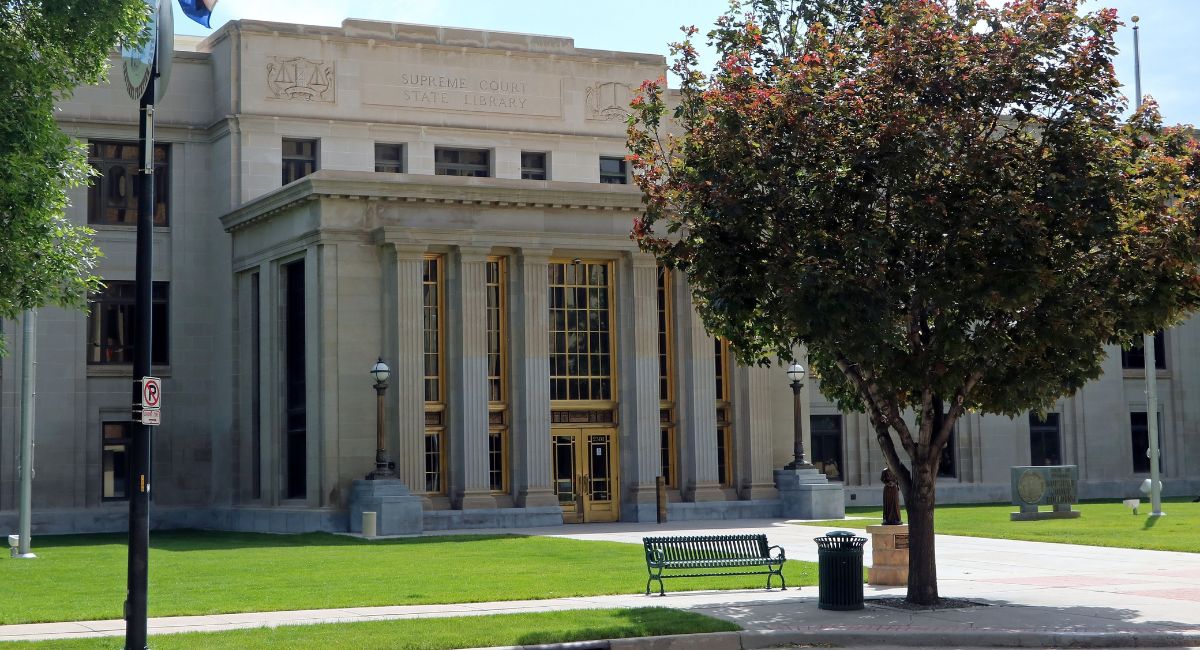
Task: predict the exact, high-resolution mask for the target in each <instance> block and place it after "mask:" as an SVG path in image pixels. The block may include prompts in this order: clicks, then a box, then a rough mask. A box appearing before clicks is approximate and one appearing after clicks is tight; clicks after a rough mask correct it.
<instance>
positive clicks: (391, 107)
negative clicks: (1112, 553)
mask: <svg viewBox="0 0 1200 650" xmlns="http://www.w3.org/2000/svg"><path fill="white" fill-rule="evenodd" d="M664 73H665V61H664V59H663V58H662V57H660V56H657V55H646V54H632V53H625V52H609V51H600V50H589V49H582V48H577V47H575V45H574V43H573V41H572V40H571V39H569V38H557V37H547V36H534V35H527V34H510V33H498V32H487V31H475V30H465V29H452V28H441V27H428V26H417V25H406V24H396V23H387V22H372V21H360V20H347V21H345V22H344V23H343V24H342V26H341V27H313V26H304V25H294V24H283V23H267V22H254V21H239V22H232V23H229V24H227V25H225V26H224V27H222V28H221V29H220V30H218V31H217V32H215V33H214V34H212V35H211V36H209V37H207V38H206V39H204V40H203V41H197V40H194V39H186V38H184V37H180V38H179V39H178V41H177V51H176V53H175V59H174V66H173V73H172V75H173V76H172V79H171V81H170V89H169V92H168V94H167V99H166V100H165V101H163V102H162V103H161V105H160V107H159V110H158V113H157V125H156V136H157V138H158V145H157V148H156V151H155V159H156V161H157V163H156V164H157V168H156V175H155V178H156V183H157V196H156V205H155V224H156V228H155V232H154V237H155V261H154V280H155V286H154V313H153V319H154V328H155V345H154V354H153V357H154V358H153V362H154V374H156V375H158V376H161V377H162V378H163V381H164V384H163V386H164V402H165V405H164V411H163V424H162V426H160V427H157V428H156V429H155V430H154V432H153V434H152V437H153V458H154V469H153V476H152V485H153V488H154V491H153V493H152V494H153V505H152V511H153V517H154V521H155V523H156V525H158V526H163V527H167V526H192V527H217V528H226V529H242V530H271V531H301V530H315V529H322V530H335V531H338V530H347V529H349V528H350V521H349V520H350V514H349V513H350V509H349V495H350V492H351V486H352V482H353V481H354V480H356V479H361V478H362V477H363V476H364V475H365V474H367V473H368V472H369V471H371V470H372V468H373V467H374V453H375V432H376V415H375V414H376V409H375V405H376V404H375V402H376V393H375V391H374V390H373V381H372V378H371V376H370V375H369V374H368V371H369V370H370V368H371V366H372V365H373V364H374V363H375V361H376V360H377V359H379V358H382V359H383V360H384V361H386V362H387V363H388V364H389V365H390V366H391V368H392V375H391V379H390V380H389V388H388V389H387V391H386V393H385V400H386V413H387V417H386V435H387V441H388V449H389V453H390V456H391V459H392V460H393V461H394V462H395V466H396V472H397V473H398V475H399V477H400V478H401V479H402V480H403V481H404V483H405V484H406V485H407V486H408V488H409V490H411V492H412V493H413V494H414V495H417V496H418V497H419V498H420V503H421V507H422V510H423V514H422V518H423V527H424V528H425V529H444V528H470V527H483V526H488V527H490V526H516V525H532V524H547V523H560V522H564V521H565V522H585V523H586V522H601V521H614V520H622V521H652V520H653V519H654V517H655V489H654V488H655V479H656V477H658V476H663V477H664V478H665V480H666V483H667V485H668V488H669V489H668V494H669V499H670V517H671V518H672V519H701V518H704V519H723V518H739V517H769V516H779V515H780V514H781V506H780V499H779V492H778V491H777V489H776V486H775V479H774V476H773V473H774V471H775V470H777V469H779V468H781V467H782V466H783V465H784V464H785V463H787V462H788V461H789V460H790V459H791V448H792V431H793V401H792V393H791V389H790V388H789V384H788V380H787V378H786V376H785V374H784V371H783V370H782V369H781V368H778V367H775V368H765V369H764V368H746V367H741V366H738V365H737V364H736V363H735V362H734V361H733V360H732V359H731V358H730V355H729V354H728V350H727V349H726V348H725V346H723V344H722V343H721V342H720V341H716V340H714V339H713V338H712V337H710V336H709V335H708V334H707V333H706V331H705V329H704V327H703V325H702V323H701V321H700V319H699V318H698V317H697V315H696V313H695V311H694V310H693V308H692V306H691V303H690V300H689V295H688V289H687V287H686V286H685V285H684V284H683V283H682V282H681V281H680V278H679V277H677V276H675V275H672V274H670V273H667V272H664V271H663V270H661V269H659V268H658V267H657V266H656V265H655V261H654V259H653V258H652V257H650V256H648V255H646V254H643V253H641V252H639V251H638V250H637V247H636V245H635V244H634V243H633V242H632V241H631V240H630V238H629V230H630V225H631V221H632V219H633V217H634V216H635V215H636V214H638V212H639V210H640V209H641V207H640V206H641V200H640V193H639V192H638V190H637V189H636V187H635V186H634V185H632V184H631V183H630V180H631V179H630V169H629V167H628V165H627V163H626V161H625V160H624V155H625V145H624V142H625V122H624V117H625V113H624V110H623V107H624V106H627V105H628V102H629V100H630V98H631V96H632V92H633V89H635V88H636V87H637V86H638V85H639V84H640V83H641V82H642V81H643V80H644V79H647V78H656V77H658V76H660V75H663V74H664ZM121 74H122V73H121V68H120V64H119V62H117V61H116V60H115V58H114V67H113V69H112V71H111V73H110V76H111V79H112V83H110V84H108V85H104V86H100V87H89V88H81V89H79V91H78V92H77V93H76V95H75V96H74V98H73V99H71V100H70V101H68V102H65V103H64V104H63V105H62V106H61V111H60V112H59V114H58V118H59V123H60V125H61V126H62V128H63V129H64V130H65V131H66V132H67V133H69V134H70V135H72V136H74V137H76V138H78V139H79V140H81V141H85V142H87V143H88V147H89V151H90V155H91V158H92V161H93V164H94V165H95V167H96V169H97V171H98V172H99V176H98V177H97V178H96V179H95V182H94V183H93V185H92V186H91V187H90V188H81V189H79V190H77V191H74V192H73V193H72V194H71V208H70V210H69V217H70V218H71V220H72V221H74V222H76V223H80V224H87V225H89V226H90V227H91V228H93V229H95V231H96V241H97V242H98V243H99V245H100V247H101V248H102V249H103V251H104V253H105V257H104V258H103V259H102V260H101V261H100V266H99V269H98V272H99V274H100V275H101V276H102V277H103V278H104V280H105V282H106V284H107V286H106V288H105V289H104V290H103V291H101V292H100V293H99V294H98V295H96V296H95V297H94V302H93V305H92V308H91V312H90V313H81V312H74V311H64V310H58V309H43V310H41V312H40V316H39V332H38V355H37V363H38V369H37V412H36V443H37V448H36V462H35V471H36V478H35V480H34V506H35V509H34V510H35V511H34V525H35V529H34V531H35V533H38V532H63V531H91V530H119V529H123V527H124V526H125V517H126V513H127V503H126V499H127V497H128V493H129V490H128V487H127V485H126V480H125V472H126V469H127V464H128V462H129V457H128V453H129V446H130V424H129V422H130V408H129V401H130V397H129V396H130V383H129V381H130V375H131V363H132V342H133V338H132V336H133V332H132V331H131V326H132V321H133V319H132V305H133V293H132V288H133V283H132V280H133V277H134V221H135V214H136V207H137V196H136V193H135V191H134V184H133V181H134V179H135V175H136V168H137V164H136V162H135V161H136V158H137V152H136V149H137V148H136V139H137V107H136V104H135V103H134V102H132V101H130V100H129V99H128V97H127V95H126V91H125V88H124V83H123V81H122V79H121ZM3 326H4V333H5V336H6V337H7V339H8V343H9V349H10V350H11V353H10V355H9V356H8V357H6V358H4V359H3V360H0V528H2V527H4V526H7V527H8V528H9V529H11V528H13V527H14V526H15V520H16V508H17V493H18V489H17V488H18V482H17V476H18V474H17V463H18V461H17V451H18V438H19V429H20V409H19V404H20V401H19V388H20V375H19V369H20V359H19V356H20V353H19V351H20V349H21V346H20V343H21V342H20V327H19V326H18V325H17V324H16V323H11V322H6V323H4V325H3ZM1198 329H1200V328H1198V323H1197V322H1196V321H1195V320H1193V321H1189V322H1187V323H1185V324H1183V325H1182V326H1180V327H1178V328H1175V329H1172V330H1170V331H1168V332H1166V333H1165V335H1163V336H1160V337H1159V344H1160V346H1161V349H1160V350H1159V356H1158V358H1159V359H1160V361H1161V368H1160V369H1159V370H1158V373H1159V387H1160V389H1159V391H1160V396H1159V400H1160V401H1159V403H1160V404H1161V410H1162V417H1161V422H1162V448H1163V450H1164V461H1163V470H1164V475H1165V477H1166V485H1167V493H1168V494H1172V493H1178V494H1182V493H1187V492H1192V491H1195V490H1197V489H1198V488H1200V436H1198V435H1197V431H1198V430H1200V364H1198V363H1196V360H1197V359H1200V331H1198ZM1140 359H1141V356H1140V353H1139V351H1136V350H1134V351H1126V352H1122V351H1121V350H1119V349H1116V348H1114V349H1112V350H1111V354H1110V355H1109V358H1108V361H1107V365H1106V373H1105V375H1104V377H1103V378H1102V379H1100V380H1099V381H1096V382H1094V383H1092V384H1090V385H1088V386H1087V387H1086V388H1084V389H1083V390H1082V391H1081V392H1080V393H1079V394H1078V395H1076V396H1074V397H1073V398H1070V399H1066V400H1063V401H1062V402H1061V403H1060V404H1059V405H1058V407H1057V408H1056V409H1055V410H1054V412H1052V413H1049V414H1048V416H1047V418H1046V419H1045V420H1040V419H1037V418H1036V417H1032V416H1030V417H1021V418H1016V419H1008V418H1001V417H988V418H981V417H979V416H977V415H969V416H968V417H966V418H965V419H964V421H963V422H962V423H961V425H960V426H959V428H958V431H957V433H956V435H955V437H954V439H953V441H952V443H951V446H950V449H949V450H948V453H947V454H946V456H945V458H944V462H943V465H942V468H941V469H942V471H941V475H942V476H941V478H940V479H939V484H938V492H939V499H940V500H942V501H979V500H996V501H1006V500H1007V499H1008V495H1009V485H1008V482H1009V467H1010V466H1011V465H1027V464H1059V463H1067V464H1077V465H1079V467H1080V477H1081V481H1082V483H1081V491H1082V494H1083V496H1085V497H1086V496H1106V497H1125V496H1130V495H1132V494H1134V493H1136V489H1137V485H1138V484H1139V483H1140V482H1141V481H1142V479H1143V478H1144V477H1146V476H1147V472H1148V470H1149V465H1148V460H1147V459H1146V457H1145V449H1146V446H1147V441H1148V437H1147V435H1148V434H1147V430H1146V418H1145V402H1146V401H1145V397H1144V395H1143V385H1144V384H1143V371H1142V369H1141V368H1142V366H1141V363H1140ZM812 383H813V382H810V381H806V382H805V387H804V393H803V395H804V396H805V399H804V400H803V401H804V407H803V408H804V414H803V418H804V421H805V433H806V436H807V437H808V449H809V450H810V457H811V458H812V460H814V461H815V462H816V463H817V464H818V466H819V467H820V468H822V469H823V470H825V474H826V475H827V477H828V478H829V479H830V480H832V481H834V482H840V483H842V484H843V485H844V487H845V502H846V504H848V505H854V504H862V503H867V504H869V503H878V502H879V499H880V489H879V487H878V475H879V472H880V470H881V469H882V467H883V461H882V458H881V456H880V454H879V452H878V451H877V449H876V448H875V443H874V441H873V438H872V434H871V432H870V430H869V427H868V426H867V423H866V420H865V418H864V417H863V416H861V415H858V414H843V413H838V412H837V410H836V409H835V408H834V407H833V406H832V405H831V404H830V403H828V402H827V401H825V400H824V399H823V398H822V397H821V396H820V393H819V391H818V390H815V387H814V386H813V385H812Z"/></svg>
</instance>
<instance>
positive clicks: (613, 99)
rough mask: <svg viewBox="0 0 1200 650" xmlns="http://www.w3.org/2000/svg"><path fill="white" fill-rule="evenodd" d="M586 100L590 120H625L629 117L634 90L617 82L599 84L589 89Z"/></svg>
mask: <svg viewBox="0 0 1200 650" xmlns="http://www.w3.org/2000/svg"><path fill="white" fill-rule="evenodd" d="M585 99H586V102H587V118H588V119H589V120H624V119H625V118H626V117H628V116H629V102H631V101H633V89H632V88H630V87H629V86H628V85H626V84H623V83H618V82H616V81H608V82H604V83H598V84H596V85H594V86H592V87H590V88H588V89H587V91H586V93H585Z"/></svg>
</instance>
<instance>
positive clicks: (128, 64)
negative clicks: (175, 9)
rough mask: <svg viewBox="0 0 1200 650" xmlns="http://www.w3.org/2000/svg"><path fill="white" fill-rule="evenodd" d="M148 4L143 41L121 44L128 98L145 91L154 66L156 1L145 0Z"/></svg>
mask: <svg viewBox="0 0 1200 650" xmlns="http://www.w3.org/2000/svg"><path fill="white" fill-rule="evenodd" d="M146 4H147V5H149V6H150V8H151V12H150V20H149V21H147V22H146V26H145V27H144V28H142V37H143V38H144V39H145V43H143V44H142V45H140V46H136V47H133V46H128V45H122V46H121V59H122V60H123V61H124V62H125V89H126V90H128V91H129V97H130V99H133V100H134V101H137V100H140V99H141V98H142V94H143V93H145V92H146V84H148V83H150V73H151V71H152V70H153V68H154V48H155V46H156V45H157V41H158V2H157V0H146Z"/></svg>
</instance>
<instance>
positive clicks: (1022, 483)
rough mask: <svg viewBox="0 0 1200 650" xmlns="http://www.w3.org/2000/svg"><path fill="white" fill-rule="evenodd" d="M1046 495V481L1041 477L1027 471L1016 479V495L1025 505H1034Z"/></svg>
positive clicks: (1031, 471) (1029, 470)
mask: <svg viewBox="0 0 1200 650" xmlns="http://www.w3.org/2000/svg"><path fill="white" fill-rule="evenodd" d="M1045 493H1046V479H1045V478H1042V475H1041V474H1039V473H1037V472H1035V471H1033V470H1031V469H1027V470H1025V471H1024V472H1023V473H1022V474H1021V478H1018V479H1017V495H1018V496H1020V497H1021V500H1022V501H1024V502H1025V503H1029V504H1035V503H1038V502H1039V501H1041V500H1042V495H1044V494H1045Z"/></svg>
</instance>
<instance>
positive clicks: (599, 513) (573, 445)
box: [550, 427, 620, 524]
mask: <svg viewBox="0 0 1200 650" xmlns="http://www.w3.org/2000/svg"><path fill="white" fill-rule="evenodd" d="M550 439H551V445H552V450H551V456H552V457H553V459H554V460H553V462H554V468H553V472H554V474H553V476H554V493H555V494H556V495H558V503H559V505H560V506H562V509H563V522H565V523H568V524H582V523H593V522H602V521H616V520H617V517H618V515H619V514H620V510H619V504H620V501H619V500H618V498H617V485H618V483H617V460H616V459H617V436H616V431H613V430H612V429H591V428H588V429H569V428H568V429H563V428H558V427H555V428H552V429H551V430H550Z"/></svg>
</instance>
